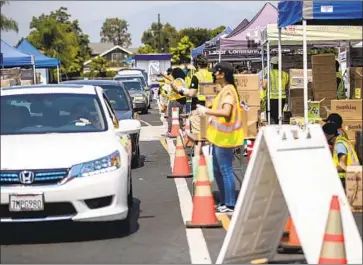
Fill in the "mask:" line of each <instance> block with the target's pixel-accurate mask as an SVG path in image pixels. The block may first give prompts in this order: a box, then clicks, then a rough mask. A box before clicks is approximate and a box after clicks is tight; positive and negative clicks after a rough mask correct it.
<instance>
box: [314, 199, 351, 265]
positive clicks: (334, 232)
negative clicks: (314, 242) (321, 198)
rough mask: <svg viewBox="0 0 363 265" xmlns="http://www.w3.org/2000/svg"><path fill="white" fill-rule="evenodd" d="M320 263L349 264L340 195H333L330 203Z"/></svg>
mask: <svg viewBox="0 0 363 265" xmlns="http://www.w3.org/2000/svg"><path fill="white" fill-rule="evenodd" d="M318 264H347V258H346V252H345V240H344V231H343V225H342V217H341V215H340V204H339V200H338V196H333V197H332V200H331V203H330V210H329V216H328V221H327V224H326V228H325V234H324V239H323V246H322V248H321V252H320V258H319V262H318Z"/></svg>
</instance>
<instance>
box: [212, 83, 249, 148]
mask: <svg viewBox="0 0 363 265" xmlns="http://www.w3.org/2000/svg"><path fill="white" fill-rule="evenodd" d="M227 95H232V97H233V100H234V104H233V109H232V115H231V118H230V119H229V120H226V118H223V117H215V116H212V117H211V120H210V122H209V124H208V127H207V139H208V141H209V142H211V143H212V144H214V145H216V146H218V147H225V148H233V147H238V146H241V145H243V142H244V132H243V128H242V109H241V105H240V104H239V102H238V95H237V92H236V90H235V89H234V88H233V87H232V86H231V85H229V86H226V87H224V88H223V89H222V90H221V91H220V92H219V93H218V94H217V96H216V97H215V99H214V100H213V104H212V110H220V109H222V103H223V100H224V98H225V97H226V96H227Z"/></svg>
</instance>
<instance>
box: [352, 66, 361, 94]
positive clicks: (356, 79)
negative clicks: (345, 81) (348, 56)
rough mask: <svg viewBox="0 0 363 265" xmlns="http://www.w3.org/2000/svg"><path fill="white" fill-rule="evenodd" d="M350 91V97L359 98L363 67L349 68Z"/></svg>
mask: <svg viewBox="0 0 363 265" xmlns="http://www.w3.org/2000/svg"><path fill="white" fill-rule="evenodd" d="M349 82H350V91H351V92H350V93H351V98H354V99H361V98H363V97H362V86H363V85H362V84H363V67H352V68H350V80H349Z"/></svg>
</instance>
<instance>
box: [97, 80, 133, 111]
mask: <svg viewBox="0 0 363 265" xmlns="http://www.w3.org/2000/svg"><path fill="white" fill-rule="evenodd" d="M100 87H102V88H103V90H104V91H105V94H106V96H107V98H108V100H109V101H110V103H111V105H112V108H113V109H114V110H125V111H129V110H131V109H132V107H131V104H130V103H129V102H128V99H127V97H126V95H125V91H124V89H123V88H122V87H120V86H110V85H107V86H103V85H102V86H100Z"/></svg>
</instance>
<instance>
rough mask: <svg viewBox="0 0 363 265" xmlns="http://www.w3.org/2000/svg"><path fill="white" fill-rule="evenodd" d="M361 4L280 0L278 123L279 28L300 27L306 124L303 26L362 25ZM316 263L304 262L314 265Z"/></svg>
mask: <svg viewBox="0 0 363 265" xmlns="http://www.w3.org/2000/svg"><path fill="white" fill-rule="evenodd" d="M362 19H363V2H362V1H280V2H279V4H278V28H279V38H278V50H279V85H278V86H279V124H281V123H282V106H281V105H282V100H281V95H282V91H281V70H282V69H281V68H282V67H281V59H282V56H281V28H284V27H287V26H290V25H301V24H302V25H303V54H304V120H305V124H308V78H307V75H308V74H307V38H306V25H307V23H309V25H352V26H355V25H362ZM314 262H316V261H308V263H314Z"/></svg>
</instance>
